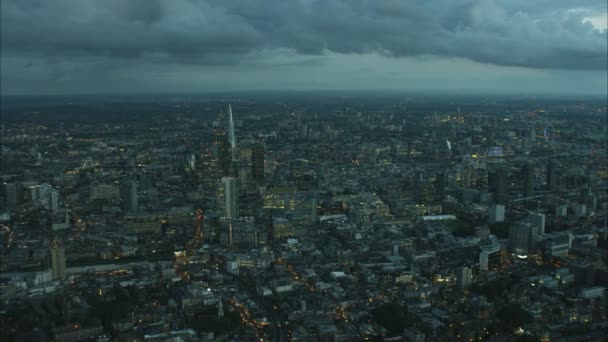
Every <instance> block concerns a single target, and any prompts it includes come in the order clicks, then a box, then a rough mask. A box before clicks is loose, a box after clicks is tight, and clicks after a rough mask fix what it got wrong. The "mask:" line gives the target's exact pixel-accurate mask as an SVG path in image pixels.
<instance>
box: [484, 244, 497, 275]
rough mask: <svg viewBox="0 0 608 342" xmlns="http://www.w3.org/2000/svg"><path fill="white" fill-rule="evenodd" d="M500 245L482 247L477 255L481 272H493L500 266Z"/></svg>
mask: <svg viewBox="0 0 608 342" xmlns="http://www.w3.org/2000/svg"><path fill="white" fill-rule="evenodd" d="M500 259H501V257H500V245H489V246H485V247H482V249H481V252H480V253H479V268H480V269H481V270H483V271H494V270H496V269H497V268H498V267H499V266H500Z"/></svg>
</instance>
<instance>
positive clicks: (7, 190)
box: [2, 183, 19, 209]
mask: <svg viewBox="0 0 608 342" xmlns="http://www.w3.org/2000/svg"><path fill="white" fill-rule="evenodd" d="M2 187H3V192H4V201H5V203H4V204H5V206H6V208H7V209H13V208H14V207H16V206H17V204H18V203H19V187H18V186H17V183H4V184H2Z"/></svg>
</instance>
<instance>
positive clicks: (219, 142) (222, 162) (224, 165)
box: [215, 131, 232, 176]
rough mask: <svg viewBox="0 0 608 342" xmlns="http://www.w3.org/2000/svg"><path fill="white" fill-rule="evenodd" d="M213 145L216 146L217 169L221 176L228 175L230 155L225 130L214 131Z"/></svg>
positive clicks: (229, 172)
mask: <svg viewBox="0 0 608 342" xmlns="http://www.w3.org/2000/svg"><path fill="white" fill-rule="evenodd" d="M215 146H216V148H217V159H218V171H219V172H220V174H221V175H222V176H229V175H230V174H231V173H232V156H231V153H230V142H229V141H228V137H227V136H226V132H224V131H217V132H215Z"/></svg>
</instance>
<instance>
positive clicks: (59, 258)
mask: <svg viewBox="0 0 608 342" xmlns="http://www.w3.org/2000/svg"><path fill="white" fill-rule="evenodd" d="M65 269H66V263H65V249H64V248H63V247H60V246H57V245H55V246H53V247H52V248H51V273H52V275H53V279H55V280H64V279H65Z"/></svg>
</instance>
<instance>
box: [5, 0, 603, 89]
mask: <svg viewBox="0 0 608 342" xmlns="http://www.w3.org/2000/svg"><path fill="white" fill-rule="evenodd" d="M0 4H1V11H0V25H1V27H0V28H1V31H0V35H1V49H0V56H1V65H0V67H1V68H0V81H1V84H0V86H1V88H0V89H1V93H2V95H11V94H78V93H147V92H152V93H168V92H171V93H175V92H188V93H197V92H209V91H232V90H325V89H332V90H368V89H369V90H396V91H433V90H438V91H442V92H444V91H459V92H480V91H483V92H497V93H500V92H508V93H512V92H531V93H572V94H605V93H606V92H607V82H608V80H607V63H608V60H607V53H608V51H607V39H608V32H607V30H606V27H607V21H608V18H607V14H606V13H607V2H606V0H589V1H588V0H459V1H448V0H418V1H416V0H407V1H406V0H395V1H391V0H370V1H365V0H318V1H316V0H302V1H290V0H261V1H251V0H250V1H246V0H243V1H231V0H205V1H195V0H167V1H162V0H139V1H125V0H113V1H112V0H109V1H107V0H90V1H88V0H71V1H70V0H2V1H1V2H0Z"/></svg>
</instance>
